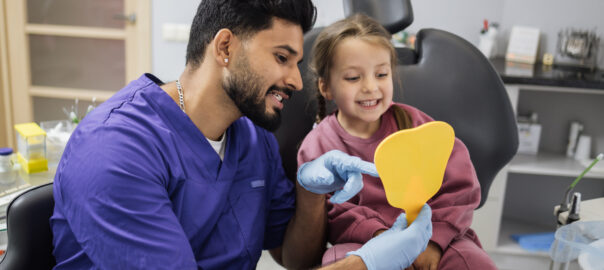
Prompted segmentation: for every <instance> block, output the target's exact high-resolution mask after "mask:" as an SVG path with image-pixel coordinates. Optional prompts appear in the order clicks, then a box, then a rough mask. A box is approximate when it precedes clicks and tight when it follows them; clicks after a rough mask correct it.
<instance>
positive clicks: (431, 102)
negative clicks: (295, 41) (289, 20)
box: [275, 0, 518, 207]
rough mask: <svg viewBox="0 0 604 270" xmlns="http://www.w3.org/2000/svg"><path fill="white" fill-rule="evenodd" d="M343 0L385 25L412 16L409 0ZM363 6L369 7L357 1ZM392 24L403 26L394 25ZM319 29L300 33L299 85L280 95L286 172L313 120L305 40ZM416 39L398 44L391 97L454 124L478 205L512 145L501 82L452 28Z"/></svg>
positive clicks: (512, 127)
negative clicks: (410, 44) (473, 176)
mask: <svg viewBox="0 0 604 270" xmlns="http://www.w3.org/2000/svg"><path fill="white" fill-rule="evenodd" d="M344 4H345V10H346V12H347V15H351V14H353V13H355V12H357V11H362V12H363V13H365V14H367V15H368V16H371V17H373V18H378V19H377V20H378V21H380V22H381V23H383V24H384V23H387V24H388V26H389V28H388V30H389V31H390V32H392V33H394V32H398V31H401V30H403V29H404V27H407V26H408V25H409V24H410V23H411V22H412V21H413V15H412V9H411V2H410V0H388V1H383V0H345V1H344ZM367 6H371V8H365V9H361V10H359V9H357V8H359V7H367ZM378 7H379V8H378ZM392 7H397V8H400V9H401V10H400V11H399V12H396V11H397V10H394V12H384V10H393V8H392ZM372 12H374V13H372ZM393 16H394V17H393ZM405 16H407V17H405ZM396 25H398V26H399V27H403V28H395V27H394V26H396ZM321 30H322V29H321V28H318V29H313V30H312V31H310V32H308V33H307V34H306V35H305V37H304V61H303V62H302V64H301V65H300V66H299V67H300V72H301V73H302V76H303V80H304V88H305V90H304V91H302V93H296V95H295V96H294V97H293V98H292V99H291V100H290V101H288V102H287V104H286V106H285V108H284V109H283V112H282V116H283V121H282V125H281V127H280V128H279V130H277V131H276V132H275V136H276V137H277V140H278V141H279V146H280V148H281V149H280V152H281V157H282V159H283V166H284V169H285V171H286V174H287V176H288V177H289V178H290V179H292V180H294V179H295V178H296V170H297V162H296V156H297V150H298V147H299V145H300V143H301V141H302V140H303V139H304V137H305V136H306V134H307V133H308V132H309V131H310V130H311V129H312V125H313V122H314V120H315V114H316V105H315V102H314V95H315V91H316V90H314V89H315V87H316V86H315V82H313V81H312V80H311V76H310V71H309V69H308V63H309V62H310V60H309V59H310V56H311V54H312V53H311V49H312V45H313V43H314V41H315V39H316V37H317V36H318V34H319V32H320V31H321ZM415 47H416V49H415V50H413V49H408V48H397V53H398V59H399V66H398V67H397V70H396V72H397V73H398V75H399V77H400V78H401V83H402V88H401V87H395V93H394V97H393V99H394V101H396V102H402V103H406V104H409V105H412V106H414V107H417V108H418V109H420V110H422V111H424V112H426V113H427V114H428V115H430V116H432V117H433V118H434V119H436V120H441V121H445V122H447V123H449V124H450V125H451V126H453V128H454V130H455V133H456V136H457V137H458V138H460V139H461V140H462V141H463V142H464V143H465V144H466V146H467V147H468V150H469V152H470V157H471V159H472V163H473V164H474V167H475V168H476V173H477V175H478V180H479V182H480V185H481V195H482V197H481V198H482V199H481V202H480V205H479V207H480V206H482V205H483V204H484V202H485V201H486V198H487V194H488V190H489V188H490V186H491V183H492V181H493V179H494V177H495V175H496V174H497V173H498V172H499V171H500V170H501V168H503V167H504V166H505V165H506V164H507V163H508V162H509V161H510V160H511V158H512V157H513V156H514V154H515V153H516V150H517V148H518V132H517V126H516V121H515V116H514V113H513V110H512V106H511V103H510V101H509V98H508V97H507V93H506V91H505V87H504V85H503V82H502V81H501V78H500V77H499V75H498V74H497V72H496V71H495V69H494V68H493V67H492V65H491V64H490V62H489V61H488V60H487V59H486V58H485V57H484V56H483V55H482V54H481V53H480V51H479V50H478V49H476V48H475V47H474V46H473V45H472V44H470V43H469V42H467V41H466V40H464V39H462V38H460V37H458V36H456V35H454V34H451V33H448V32H445V31H441V30H436V29H423V30H421V31H420V32H419V33H418V34H417V38H416V44H415ZM395 85H396V84H395Z"/></svg>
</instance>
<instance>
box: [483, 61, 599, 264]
mask: <svg viewBox="0 0 604 270" xmlns="http://www.w3.org/2000/svg"><path fill="white" fill-rule="evenodd" d="M494 66H496V68H497V65H496V63H494ZM533 68H534V69H538V68H541V67H539V66H535V67H533ZM497 69H498V71H499V72H500V74H501V76H502V79H503V81H504V83H505V84H506V89H507V91H508V95H509V98H510V100H511V103H512V105H513V107H514V110H515V111H516V112H517V113H518V114H520V115H527V114H530V113H531V112H536V113H537V114H538V115H539V122H540V124H541V125H542V133H541V140H540V144H539V153H538V154H537V155H523V154H518V155H516V156H515V157H514V158H513V159H512V161H511V162H510V163H509V164H508V165H507V166H506V167H505V168H504V169H503V170H502V171H501V172H500V173H499V174H498V175H497V177H496V178H495V180H494V182H493V185H492V186H491V189H490V191H489V197H488V198H487V201H486V202H485V204H484V206H483V207H482V208H481V209H478V210H477V211H476V212H475V214H474V221H473V225H472V228H473V229H474V230H475V231H476V232H477V233H478V235H479V237H480V240H481V242H482V244H483V247H484V248H485V250H487V252H489V255H490V256H491V257H492V258H493V259H494V261H495V262H496V264H497V266H498V267H499V268H500V269H549V263H550V259H549V255H548V253H547V252H530V251H526V250H524V249H522V248H521V247H520V246H519V245H518V244H517V243H516V242H515V241H513V240H512V239H511V237H510V235H512V234H525V233H537V232H553V231H555V229H556V221H555V217H554V215H553V208H554V206H555V205H557V204H559V203H560V201H561V200H562V196H563V194H564V191H565V190H566V188H567V187H568V185H570V184H571V183H572V181H573V180H574V179H575V178H576V177H577V176H578V175H579V174H580V173H581V172H582V171H583V170H584V169H585V167H586V165H587V164H585V162H579V161H577V160H574V159H572V158H567V157H566V155H565V153H566V145H567V141H568V135H569V126H570V122H571V121H579V122H581V123H583V124H584V126H585V129H584V134H587V135H590V136H591V137H592V147H591V157H592V158H593V157H594V156H595V155H597V153H601V152H604V119H603V117H604V76H602V74H601V73H597V72H595V73H596V75H597V74H599V75H598V76H599V77H591V78H590V77H583V78H581V77H572V78H570V79H565V78H564V77H560V76H557V77H554V78H543V77H535V76H536V74H538V73H539V72H535V73H533V74H529V75H527V76H524V77H518V76H513V77H512V76H508V75H506V74H505V68H502V67H501V66H499V67H498V68H497ZM598 72H599V71H598ZM558 75H559V74H558ZM590 76H593V74H591V75H590ZM599 165H600V166H601V164H599ZM575 191H578V192H581V195H582V199H583V200H588V199H593V198H599V197H604V169H599V170H593V169H592V171H591V172H589V173H588V174H586V175H585V176H584V178H583V179H582V180H581V182H579V184H578V185H577V186H576V187H575ZM573 268H574V269H578V265H577V264H576V263H574V264H573V265H571V268H570V269H573Z"/></svg>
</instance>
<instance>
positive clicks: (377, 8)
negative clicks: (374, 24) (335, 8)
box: [344, 0, 413, 34]
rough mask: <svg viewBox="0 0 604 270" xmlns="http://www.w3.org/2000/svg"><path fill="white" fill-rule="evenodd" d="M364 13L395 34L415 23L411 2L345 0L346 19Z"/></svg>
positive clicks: (395, 0) (398, 0)
mask: <svg viewBox="0 0 604 270" xmlns="http://www.w3.org/2000/svg"><path fill="white" fill-rule="evenodd" d="M355 13H363V14H365V15H367V16H369V17H371V18H374V19H375V20H377V21H378V22H379V23H380V24H381V25H382V26H384V28H386V30H388V31H389V32H390V33H392V34H394V33H396V32H399V31H401V30H403V29H405V28H407V26H409V25H411V23H412V22H413V10H412V8H411V0H344V14H345V15H346V17H348V16H350V15H352V14H355Z"/></svg>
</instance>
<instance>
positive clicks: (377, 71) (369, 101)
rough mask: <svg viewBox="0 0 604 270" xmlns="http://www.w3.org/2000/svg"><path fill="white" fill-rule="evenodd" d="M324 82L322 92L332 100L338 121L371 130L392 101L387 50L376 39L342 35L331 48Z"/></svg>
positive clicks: (373, 129)
mask: <svg viewBox="0 0 604 270" xmlns="http://www.w3.org/2000/svg"><path fill="white" fill-rule="evenodd" d="M325 83H326V84H323V86H324V87H323V89H322V93H323V96H325V97H326V99H333V100H334V101H335V103H336V105H337V106H338V109H339V113H338V116H337V117H338V121H339V122H340V124H341V125H342V126H343V127H344V128H345V129H347V130H348V131H349V132H350V129H353V130H356V131H357V132H361V131H362V130H370V131H372V132H375V131H376V130H377V129H378V128H379V123H380V121H379V120H380V117H381V115H382V114H383V113H384V112H385V111H386V110H388V108H389V107H390V103H391V102H392V88H393V87H392V70H391V63H390V51H389V50H388V49H387V48H384V47H383V46H381V45H379V44H377V43H372V42H368V41H364V40H361V39H357V38H347V39H344V40H343V41H341V42H340V44H338V45H337V46H336V48H335V53H334V56H333V65H332V68H331V69H330V79H329V82H325ZM366 135H371V134H366Z"/></svg>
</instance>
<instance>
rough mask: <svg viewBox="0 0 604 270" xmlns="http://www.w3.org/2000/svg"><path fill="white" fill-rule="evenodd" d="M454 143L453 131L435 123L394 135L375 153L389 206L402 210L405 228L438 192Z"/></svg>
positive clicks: (448, 126) (441, 123) (447, 126)
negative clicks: (405, 220) (405, 219)
mask: <svg viewBox="0 0 604 270" xmlns="http://www.w3.org/2000/svg"><path fill="white" fill-rule="evenodd" d="M454 142H455V132H454V131H453V128H452V127H451V126H450V125H449V124H447V123H445V122H441V121H434V122H429V123H426V124H423V125H421V126H419V127H415V128H410V129H404V130H401V131H398V132H395V133H393V134H391V135H390V136H388V137H386V139H384V140H383V141H382V142H381V143H380V144H379V145H378V147H377V149H376V150H375V156H374V163H375V167H376V168H377V171H378V173H379V174H380V178H381V179H382V183H383V185H384V190H385V191H386V198H387V199H388V203H390V205H392V206H394V207H398V208H401V209H404V210H405V212H406V213H407V224H411V222H413V220H415V218H416V217H417V215H418V214H419V211H420V210H421V208H422V206H423V205H424V204H425V203H426V202H427V201H428V200H429V199H430V198H432V196H434V194H436V192H438V190H439V189H440V186H441V185H442V183H443V176H444V175H445V168H446V167H447V162H448V161H449V156H451V151H452V150H453V143H454Z"/></svg>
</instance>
